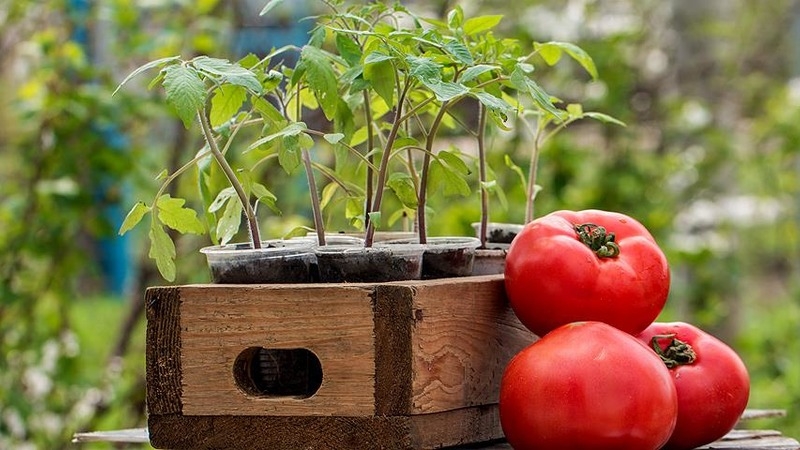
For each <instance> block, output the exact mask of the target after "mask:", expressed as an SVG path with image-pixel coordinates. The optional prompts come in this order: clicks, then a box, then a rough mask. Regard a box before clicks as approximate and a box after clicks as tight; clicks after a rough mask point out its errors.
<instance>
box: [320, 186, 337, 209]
mask: <svg viewBox="0 0 800 450" xmlns="http://www.w3.org/2000/svg"><path fill="white" fill-rule="evenodd" d="M338 190H339V184H338V183H334V182H331V183H328V184H326V185H325V187H323V188H322V194H321V195H320V199H319V206H320V208H322V209H325V207H326V206H328V204H329V203H330V202H331V200H333V197H334V195H336V191H338Z"/></svg>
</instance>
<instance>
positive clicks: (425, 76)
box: [406, 56, 442, 84]
mask: <svg viewBox="0 0 800 450" xmlns="http://www.w3.org/2000/svg"><path fill="white" fill-rule="evenodd" d="M406 62H407V63H408V65H409V68H410V70H409V75H411V76H412V77H414V78H416V79H417V80H419V81H420V82H422V83H425V84H427V83H436V82H439V81H441V79H442V65H441V64H438V63H436V62H434V61H433V60H432V59H430V58H423V57H419V56H407V57H406Z"/></svg>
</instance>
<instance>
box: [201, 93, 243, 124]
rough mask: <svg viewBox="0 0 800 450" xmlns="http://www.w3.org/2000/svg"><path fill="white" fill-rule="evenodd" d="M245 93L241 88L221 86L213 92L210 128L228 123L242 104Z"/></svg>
mask: <svg viewBox="0 0 800 450" xmlns="http://www.w3.org/2000/svg"><path fill="white" fill-rule="evenodd" d="M246 99H247V91H246V90H245V88H243V87H241V86H235V85H231V84H223V85H222V86H220V87H218V88H217V89H216V90H215V91H214V95H213V96H212V97H211V112H210V113H209V120H210V121H211V126H213V127H218V126H220V125H222V124H223V123H225V122H227V121H229V120H230V119H231V117H233V116H234V115H235V114H236V113H238V112H239V109H240V108H241V107H242V105H243V104H244V101H245V100H246Z"/></svg>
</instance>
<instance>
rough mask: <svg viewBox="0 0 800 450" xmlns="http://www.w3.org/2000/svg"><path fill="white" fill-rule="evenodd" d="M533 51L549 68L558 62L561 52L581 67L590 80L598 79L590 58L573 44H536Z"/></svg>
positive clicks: (554, 42)
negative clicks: (536, 52) (537, 53)
mask: <svg viewBox="0 0 800 450" xmlns="http://www.w3.org/2000/svg"><path fill="white" fill-rule="evenodd" d="M534 49H535V50H536V51H538V52H539V53H540V54H541V55H542V58H544V60H545V62H547V64H550V65H551V66H552V65H553V64H555V63H557V62H558V59H559V58H560V57H561V51H564V52H566V53H567V54H568V55H569V56H570V57H572V59H574V60H575V61H576V62H577V63H578V64H580V65H581V67H583V69H584V70H586V72H588V73H589V75H591V76H592V78H594V79H597V77H598V74H597V67H596V66H595V64H594V60H592V57H591V56H589V54H588V53H586V51H585V50H584V49H582V48H580V47H578V46H577V45H575V44H572V43H569V42H558V41H550V42H546V43H544V44H541V43H536V44H534ZM551 61H552V62H551Z"/></svg>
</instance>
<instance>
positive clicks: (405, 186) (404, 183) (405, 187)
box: [386, 172, 419, 208]
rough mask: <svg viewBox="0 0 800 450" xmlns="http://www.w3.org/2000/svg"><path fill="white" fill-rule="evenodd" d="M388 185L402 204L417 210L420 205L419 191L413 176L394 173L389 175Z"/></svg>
mask: <svg viewBox="0 0 800 450" xmlns="http://www.w3.org/2000/svg"><path fill="white" fill-rule="evenodd" d="M386 185H387V186H389V188H390V189H391V190H392V191H393V192H394V194H395V195H396V196H397V198H398V199H399V200H400V202H402V203H403V205H404V206H406V207H408V208H416V207H417V205H418V204H419V202H418V199H417V190H416V188H415V187H414V181H413V180H412V179H411V176H410V175H409V174H407V173H404V172H394V173H392V174H391V175H389V179H388V180H387V182H386Z"/></svg>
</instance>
